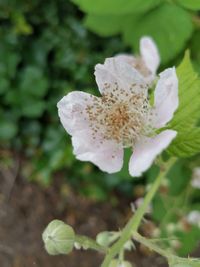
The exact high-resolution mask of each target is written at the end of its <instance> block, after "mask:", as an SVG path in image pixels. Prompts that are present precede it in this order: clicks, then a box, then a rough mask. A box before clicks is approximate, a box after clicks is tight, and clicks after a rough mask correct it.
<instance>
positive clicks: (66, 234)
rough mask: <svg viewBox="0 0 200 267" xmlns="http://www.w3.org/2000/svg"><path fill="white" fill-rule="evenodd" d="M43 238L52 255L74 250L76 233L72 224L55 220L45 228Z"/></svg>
mask: <svg viewBox="0 0 200 267" xmlns="http://www.w3.org/2000/svg"><path fill="white" fill-rule="evenodd" d="M42 239H43V241H44V244H45V249H46V251H47V252H48V253H49V254H50V255H58V254H68V253H70V252H71V251H72V250H73V246H74V241H75V233H74V230H73V229H72V227H71V226H69V225H67V224H65V223H64V222H62V221H60V220H53V221H52V222H50V223H49V224H48V226H47V227H46V229H45V230H44V232H43V234H42Z"/></svg>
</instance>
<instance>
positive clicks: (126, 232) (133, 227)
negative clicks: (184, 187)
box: [101, 158, 176, 267]
mask: <svg viewBox="0 0 200 267" xmlns="http://www.w3.org/2000/svg"><path fill="white" fill-rule="evenodd" d="M175 160H176V159H174V158H172V159H170V160H169V161H168V162H167V163H166V165H165V166H164V167H163V168H162V167H161V168H160V173H159V175H158V177H157V178H156V179H155V181H154V183H153V185H152V187H151V188H150V190H149V192H148V193H147V195H146V197H145V198H144V201H143V203H142V205H141V206H140V207H139V209H137V211H136V212H135V214H134V215H133V216H132V217H131V219H130V220H129V222H128V223H127V224H126V226H125V227H124V229H123V230H122V232H121V237H120V238H119V240H118V241H117V242H116V243H114V244H113V246H112V247H111V248H110V249H108V252H107V255H106V257H105V259H104V261H103V263H102V265H101V267H108V266H109V264H110V261H111V260H112V259H113V258H114V257H115V256H116V255H117V254H118V253H119V252H120V250H121V249H122V248H123V246H124V244H125V243H126V242H127V241H128V240H129V239H130V238H131V237H132V234H133V233H134V232H136V231H137V229H138V227H139V225H140V222H141V220H142V218H143V216H144V214H145V212H146V210H147V207H148V205H149V203H150V202H151V200H152V198H153V197H154V195H155V193H156V191H157V190H158V188H159V186H160V184H161V181H162V179H163V178H164V177H165V176H166V174H167V173H168V171H169V170H170V169H171V167H172V165H173V164H174V162H175Z"/></svg>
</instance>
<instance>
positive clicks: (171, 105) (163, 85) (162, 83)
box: [152, 68, 179, 128]
mask: <svg viewBox="0 0 200 267" xmlns="http://www.w3.org/2000/svg"><path fill="white" fill-rule="evenodd" d="M178 104H179V99H178V78H177V75H176V70H175V68H169V69H166V70H165V71H163V72H162V73H160V79H159V80H158V83H157V86H156V89H155V93H154V107H153V109H152V113H153V121H152V125H153V127H155V128H161V127H163V126H165V125H166V123H167V122H169V121H170V120H171V119H172V118H173V115H174V112H175V111H176V109H177V108H178Z"/></svg>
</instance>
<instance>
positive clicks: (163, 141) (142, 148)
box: [129, 130, 177, 176]
mask: <svg viewBox="0 0 200 267" xmlns="http://www.w3.org/2000/svg"><path fill="white" fill-rule="evenodd" d="M176 134H177V132H176V131H173V130H165V131H163V132H161V133H160V134H158V135H156V136H155V137H151V138H149V137H143V138H141V140H139V141H138V143H136V145H135V148H134V151H133V154H132V156H131V158H130V162H129V172H130V174H131V175H132V176H141V175H142V173H143V172H144V171H146V170H147V169H148V168H149V167H150V166H151V164H152V163H153V161H154V159H155V158H156V156H157V155H159V154H160V153H161V152H162V151H163V150H164V149H165V148H166V147H168V145H169V144H170V143H171V141H172V140H173V139H174V138H175V137H176Z"/></svg>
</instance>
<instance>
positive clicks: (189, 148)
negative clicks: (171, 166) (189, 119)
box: [169, 127, 200, 157]
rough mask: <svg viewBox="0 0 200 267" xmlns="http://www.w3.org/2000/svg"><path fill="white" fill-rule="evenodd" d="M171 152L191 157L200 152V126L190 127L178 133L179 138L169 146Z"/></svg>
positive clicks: (179, 155)
mask: <svg viewBox="0 0 200 267" xmlns="http://www.w3.org/2000/svg"><path fill="white" fill-rule="evenodd" d="M169 151H170V154H173V155H175V156H178V157H190V156H193V155H194V154H197V153H199V152H200V127H197V128H191V129H190V128H189V129H187V130H186V131H184V132H183V133H178V136H177V138H176V139H175V140H174V142H173V143H172V145H171V147H170V148H169Z"/></svg>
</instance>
